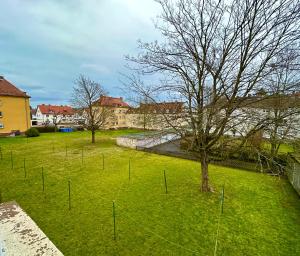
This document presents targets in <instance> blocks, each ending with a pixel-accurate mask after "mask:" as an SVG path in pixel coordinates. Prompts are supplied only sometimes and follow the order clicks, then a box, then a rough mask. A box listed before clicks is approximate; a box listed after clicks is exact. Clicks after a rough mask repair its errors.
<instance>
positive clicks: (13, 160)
mask: <svg viewBox="0 0 300 256" xmlns="http://www.w3.org/2000/svg"><path fill="white" fill-rule="evenodd" d="M102 152H104V153H101V154H99V152H94V151H93V150H90V151H88V150H85V149H84V148H78V149H75V150H74V149H73V150H72V149H70V148H68V147H67V146H66V147H58V146H57V147H56V148H52V147H49V148H47V149H46V150H45V152H44V153H43V152H40V157H39V158H36V157H35V156H26V157H24V155H23V152H22V151H18V150H16V149H15V150H8V149H6V150H3V149H1V160H0V167H1V168H2V171H5V172H10V171H11V170H13V171H14V172H11V173H12V175H14V176H13V178H15V179H24V180H26V182H27V183H26V182H24V183H18V185H22V186H24V188H27V189H24V194H26V193H28V192H27V191H28V190H29V188H30V187H31V186H32V187H31V188H30V189H32V194H33V195H34V197H35V199H36V200H29V199H28V200H27V199H26V200H24V202H25V203H24V205H26V207H29V208H30V207H32V208H38V209H39V210H40V211H44V212H45V214H46V212H47V211H54V209H55V211H56V212H57V214H58V218H61V219H63V220H64V222H60V223H63V228H64V230H65V231H64V232H66V233H67V232H70V233H69V234H67V235H70V234H74V232H76V233H77V236H78V235H79V236H81V242H80V244H77V245H76V246H75V247H76V248H74V252H75V255H76V253H78V254H80V251H79V250H80V249H78V247H80V246H83V247H84V246H86V245H87V244H89V245H91V246H94V245H95V244H91V241H89V236H92V235H96V236H98V237H97V238H95V239H96V241H97V240H101V238H102V239H103V240H104V241H107V239H108V238H107V237H109V239H110V240H111V241H116V242H115V243H116V244H115V247H114V248H110V249H107V248H106V247H107V246H106V245H103V248H104V249H103V250H106V249H107V250H113V252H112V251H110V253H112V254H119V251H123V252H124V251H126V250H127V251H128V253H129V254H130V253H131V252H130V244H129V242H128V241H129V240H135V239H139V243H140V245H139V246H140V247H142V251H143V254H144V255H147V254H149V255H154V254H157V255H158V254H160V255H162V254H165V255H167V254H169V255H204V254H207V251H203V248H202V246H201V243H200V241H197V242H199V243H196V242H191V241H186V238H185V237H184V234H185V233H187V232H189V233H194V234H198V233H197V232H196V231H197V230H196V227H193V226H188V228H189V229H188V230H187V232H184V230H183V229H184V228H185V226H186V224H185V222H188V220H187V216H184V213H183V212H182V211H180V210H179V214H181V218H180V223H176V225H177V226H176V227H172V226H170V225H168V224H167V223H164V221H163V220H164V207H165V206H164V205H162V206H161V210H160V211H159V214H160V215H159V216H158V218H156V219H155V218H153V219H151V218H148V220H147V221H146V220H143V219H141V218H138V217H137V213H136V209H137V208H138V207H134V209H133V208H130V207H132V205H128V204H127V202H126V201H124V199H122V198H120V195H122V194H123V193H126V192H130V190H131V188H132V184H131V182H132V181H131V178H132V177H131V172H130V171H131V168H134V167H133V166H134V156H131V157H130V158H129V159H124V165H123V166H122V168H123V169H124V170H122V174H123V176H122V179H121V182H120V183H119V184H118V185H117V187H115V188H114V189H112V190H111V191H107V190H106V191H105V190H104V191H101V194H99V193H97V194H95V191H97V190H99V188H97V187H96V186H101V185H102V184H104V183H105V180H104V178H105V171H106V170H107V169H109V168H111V163H112V162H113V161H114V157H113V156H108V155H106V154H105V151H102ZM48 158H53V161H51V162H50V163H49V162H47V163H45V159H48ZM24 159H25V160H24ZM131 160H133V161H131ZM95 161H98V162H97V163H98V169H99V180H100V181H101V180H102V182H99V183H98V184H97V185H94V186H85V188H84V193H82V186H81V184H80V181H79V180H78V179H76V180H73V178H75V176H76V175H78V173H79V172H81V171H82V170H83V168H88V166H89V164H90V163H95ZM33 163H34V164H33ZM124 166H127V168H128V170H125V168H124ZM58 169H59V170H60V171H57V170H58ZM100 170H101V171H100ZM116 172H120V173H121V171H120V170H116ZM0 173H1V172H0ZM125 173H126V175H125ZM161 174H162V175H161V184H156V183H155V181H153V180H152V181H151V182H152V186H154V187H157V188H158V186H159V185H161V187H162V188H163V189H161V193H160V197H166V198H169V199H171V198H172V192H171V193H170V189H169V190H168V189H167V188H168V182H169V180H168V179H167V175H166V172H165V171H163V170H162V173H161ZM49 180H50V181H49ZM2 182H3V180H2ZM0 184H1V183H0ZM13 185H16V183H14V184H13ZM61 187H63V189H61ZM224 188H225V187H224V186H223V187H222V190H221V191H220V193H218V194H219V199H216V201H215V202H214V203H215V205H216V207H215V209H212V212H213V216H217V219H215V220H212V219H209V218H210V216H209V215H207V216H205V215H203V216H201V219H200V218H199V220H198V222H201V221H202V222H203V221H206V222H212V223H214V224H213V228H212V229H211V230H210V232H207V233H206V232H204V234H202V238H204V239H206V240H208V241H207V242H206V243H207V244H208V245H207V244H206V246H208V247H209V248H210V254H211V255H214V256H215V255H219V254H222V243H223V233H222V224H223V223H225V222H226V220H227V218H228V216H227V215H226V216H224V211H226V202H225V201H224V199H225V190H224ZM38 191H39V192H38ZM62 191H64V195H61V193H62ZM3 192H4V193H3ZM149 193H151V191H149ZM5 197H6V195H5V191H3V190H2V191H0V203H1V200H4V199H5ZM24 198H26V195H25V196H24ZM56 198H59V200H56ZM30 199H32V196H31V197H30ZM154 203H155V202H154ZM180 203H181V202H179V203H178V205H176V203H175V201H172V204H174V211H176V209H180ZM21 206H22V205H21ZM156 207H157V206H156ZM224 209H225V210H224ZM139 212H142V216H144V217H145V218H146V216H147V210H146V209H140V210H139ZM99 213H101V215H100V216H99ZM74 215H76V218H77V217H78V215H79V216H80V219H78V218H77V221H79V222H80V223H81V225H78V226H76V227H74V230H70V228H71V227H72V226H73V223H72V221H73V220H72V218H74ZM59 216H60V217H59ZM95 218H96V219H97V220H98V219H99V223H98V225H97V227H94V229H95V230H93V231H91V230H88V228H89V227H90V226H91V222H92V220H93V219H95ZM205 218H207V219H205ZM158 219H160V221H157V220H158ZM155 220H156V221H155ZM231 222H234V220H231ZM92 224H93V225H94V222H93V223H92ZM193 229H195V230H193ZM161 230H163V232H162V231H161ZM72 232H73V233H72ZM89 232H92V233H89ZM235 232H238V233H239V234H246V235H247V237H248V239H250V240H252V241H253V242H256V241H257V238H256V237H255V236H254V235H253V234H251V233H250V232H249V233H246V232H243V230H235ZM124 234H126V235H128V234H134V235H133V236H136V237H134V238H126V237H124ZM139 236H140V238H139ZM260 239H261V238H260ZM122 241H126V242H124V243H122ZM146 241H147V242H146ZM84 243H85V244H84ZM126 247H129V248H126ZM220 247H221V248H220ZM105 248H106V249H105ZM139 253H140V252H139Z"/></svg>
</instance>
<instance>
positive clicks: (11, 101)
mask: <svg viewBox="0 0 300 256" xmlns="http://www.w3.org/2000/svg"><path fill="white" fill-rule="evenodd" d="M29 99H30V96H28V95H27V94H26V92H23V91H21V90H20V89H18V88H17V87H16V86H14V85H13V84H12V83H10V82H9V81H7V80H6V79H5V78H4V77H3V76H0V135H4V136H5V135H10V134H14V133H16V134H17V133H19V132H20V133H24V132H25V131H26V130H27V129H29V128H30V127H31V120H30V102H29Z"/></svg>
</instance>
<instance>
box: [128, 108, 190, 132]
mask: <svg viewBox="0 0 300 256" xmlns="http://www.w3.org/2000/svg"><path fill="white" fill-rule="evenodd" d="M183 117H184V103H183V102H160V103H147V104H144V103H142V104H140V106H139V107H137V108H130V109H129V111H128V112H127V114H126V122H127V127H129V128H138V129H144V130H163V129H172V127H180V126H181V125H184V123H185V121H184V119H183Z"/></svg>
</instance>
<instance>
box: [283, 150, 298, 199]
mask: <svg viewBox="0 0 300 256" xmlns="http://www.w3.org/2000/svg"><path fill="white" fill-rule="evenodd" d="M286 173H287V176H288V179H289V181H290V183H291V184H292V186H293V187H294V189H295V190H296V191H297V193H298V194H299V195H300V160H299V158H297V156H296V155H295V154H291V153H289V154H288V157H287V167H286Z"/></svg>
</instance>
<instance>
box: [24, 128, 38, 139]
mask: <svg viewBox="0 0 300 256" xmlns="http://www.w3.org/2000/svg"><path fill="white" fill-rule="evenodd" d="M25 135H26V136H27V137H38V136H40V133H39V131H38V130H37V129H36V128H34V127H32V128H29V129H28V130H27V131H26V132H25Z"/></svg>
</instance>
